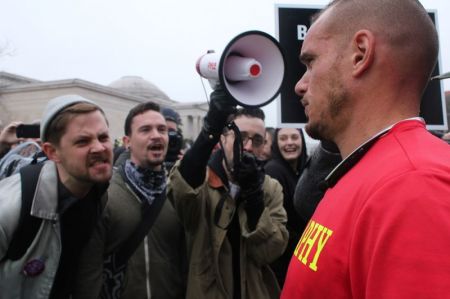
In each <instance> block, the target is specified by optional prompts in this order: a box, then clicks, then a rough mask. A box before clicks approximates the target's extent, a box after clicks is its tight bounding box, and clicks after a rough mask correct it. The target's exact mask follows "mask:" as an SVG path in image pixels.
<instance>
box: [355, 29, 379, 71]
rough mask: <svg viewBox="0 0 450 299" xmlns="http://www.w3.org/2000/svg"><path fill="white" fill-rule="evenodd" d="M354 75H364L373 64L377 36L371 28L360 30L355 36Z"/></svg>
mask: <svg viewBox="0 0 450 299" xmlns="http://www.w3.org/2000/svg"><path fill="white" fill-rule="evenodd" d="M352 53H353V54H352V66H353V67H352V68H353V71H352V75H353V76H354V77H360V76H362V75H363V74H364V73H365V72H366V71H367V70H368V69H369V68H370V67H371V65H372V63H373V61H374V56H375V36H374V35H373V33H372V32H371V31H369V30H359V31H358V32H356V33H355V35H354V36H353V46H352Z"/></svg>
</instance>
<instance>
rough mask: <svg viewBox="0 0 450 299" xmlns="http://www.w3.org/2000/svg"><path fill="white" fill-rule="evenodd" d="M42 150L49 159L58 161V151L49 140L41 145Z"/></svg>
mask: <svg viewBox="0 0 450 299" xmlns="http://www.w3.org/2000/svg"><path fill="white" fill-rule="evenodd" d="M41 148H42V151H43V152H44V153H45V155H46V156H47V158H48V159H49V160H52V161H54V162H60V161H61V159H60V158H59V152H58V150H57V149H56V147H55V146H54V145H53V144H51V143H50V142H44V143H43V144H42V146H41Z"/></svg>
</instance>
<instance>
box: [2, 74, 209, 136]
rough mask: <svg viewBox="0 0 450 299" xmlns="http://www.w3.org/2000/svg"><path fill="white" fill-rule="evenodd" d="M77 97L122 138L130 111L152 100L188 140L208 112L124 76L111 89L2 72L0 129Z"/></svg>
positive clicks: (205, 106) (202, 104)
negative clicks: (170, 112) (174, 117)
mask: <svg viewBox="0 0 450 299" xmlns="http://www.w3.org/2000/svg"><path fill="white" fill-rule="evenodd" d="M66 94H78V95H81V96H83V97H86V98H88V99H91V100H93V101H95V102H96V103H98V104H99V105H100V106H101V107H102V108H103V110H104V111H105V114H106V116H107V117H108V120H109V123H110V129H111V136H112V137H113V138H114V139H121V138H122V136H123V124H124V122H125V117H126V115H127V114H128V111H129V110H130V109H131V108H132V107H134V106H135V105H137V104H139V103H142V102H146V101H153V102H156V103H158V104H159V105H160V106H161V107H170V108H172V109H174V110H175V111H177V112H178V113H179V114H180V117H181V120H182V123H183V126H182V130H183V135H184V137H185V138H189V139H195V137H196V136H197V134H198V133H199V132H200V128H201V126H202V124H203V117H204V115H205V114H206V111H207V110H208V104H207V103H206V102H195V103H180V102H176V101H174V100H172V99H170V98H169V97H168V96H167V95H166V94H165V93H164V92H163V91H161V90H160V89H159V88H158V87H157V86H155V85H154V84H152V83H151V82H149V81H147V80H144V79H143V78H141V77H137V76H126V77H122V78H120V79H118V80H116V81H114V82H112V83H111V84H109V85H108V86H104V85H100V84H97V83H93V82H89V81H86V80H81V79H66V80H55V81H40V80H37V79H32V78H27V77H23V76H19V75H16V74H12V73H7V72H3V71H0V129H1V128H3V127H4V126H5V125H7V124H8V123H10V122H11V121H13V120H20V121H23V122H24V123H30V122H33V121H36V120H39V119H40V118H41V115H42V112H43V110H44V108H45V105H46V104H47V102H48V101H49V100H50V99H52V98H54V97H57V96H61V95H66Z"/></svg>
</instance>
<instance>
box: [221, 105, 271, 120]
mask: <svg viewBox="0 0 450 299" xmlns="http://www.w3.org/2000/svg"><path fill="white" fill-rule="evenodd" d="M239 116H247V117H254V118H259V119H262V120H263V121H264V120H265V118H266V115H265V114H264V111H262V109H260V108H255V107H251V108H250V107H249V108H239V109H238V110H237V111H236V113H234V114H233V115H231V116H230V121H232V120H235V119H236V118H238V117H239Z"/></svg>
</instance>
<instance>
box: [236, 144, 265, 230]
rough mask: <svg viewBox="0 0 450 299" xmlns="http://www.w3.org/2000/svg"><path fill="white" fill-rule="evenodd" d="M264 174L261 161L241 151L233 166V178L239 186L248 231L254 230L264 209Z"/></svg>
mask: <svg viewBox="0 0 450 299" xmlns="http://www.w3.org/2000/svg"><path fill="white" fill-rule="evenodd" d="M264 176H265V174H264V168H263V167H262V163H261V162H260V161H258V160H257V159H256V157H255V156H254V155H253V154H250V153H248V152H244V153H243V155H242V159H241V162H240V163H239V164H237V165H235V167H234V179H235V180H236V181H237V183H238V184H239V186H240V187H241V190H240V194H239V200H240V201H243V202H244V208H245V211H246V213H247V225H248V228H249V230H250V231H253V230H255V228H256V226H257V223H258V221H259V217H260V216H261V214H262V212H263V210H264V201H263V198H264V193H263V190H262V185H263V183H264Z"/></svg>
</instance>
